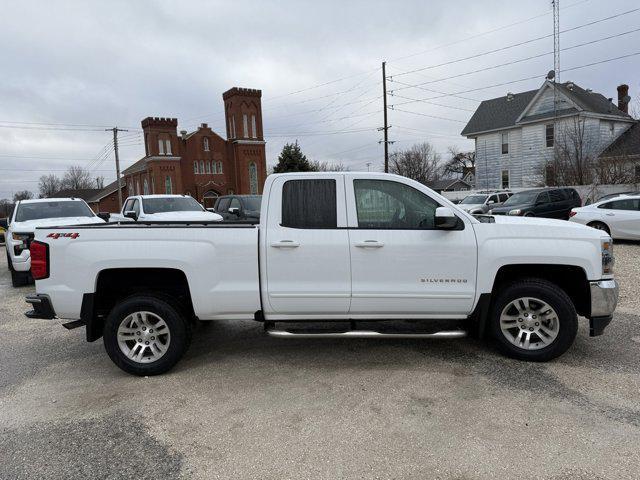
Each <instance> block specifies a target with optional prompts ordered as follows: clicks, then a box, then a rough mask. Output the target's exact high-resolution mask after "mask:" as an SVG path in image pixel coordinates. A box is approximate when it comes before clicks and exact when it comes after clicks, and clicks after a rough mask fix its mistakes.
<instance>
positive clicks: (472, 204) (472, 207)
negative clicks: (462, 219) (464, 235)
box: [459, 192, 513, 215]
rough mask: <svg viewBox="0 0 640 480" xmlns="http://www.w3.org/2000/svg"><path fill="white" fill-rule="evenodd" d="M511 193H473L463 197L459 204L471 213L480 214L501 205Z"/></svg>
mask: <svg viewBox="0 0 640 480" xmlns="http://www.w3.org/2000/svg"><path fill="white" fill-rule="evenodd" d="M511 195H513V193H511V192H497V193H474V194H473V195H469V196H467V197H465V198H464V200H462V201H461V202H460V203H459V206H460V208H462V209H463V210H465V211H467V212H469V213H470V214H472V215H482V214H484V213H487V212H488V211H489V210H491V209H492V208H495V207H499V206H500V205H502V204H503V203H504V202H505V201H506V200H507V198H509V197H510V196H511Z"/></svg>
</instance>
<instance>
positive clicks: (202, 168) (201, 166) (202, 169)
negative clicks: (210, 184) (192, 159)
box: [200, 160, 204, 173]
mask: <svg viewBox="0 0 640 480" xmlns="http://www.w3.org/2000/svg"><path fill="white" fill-rule="evenodd" d="M200 173H204V160H200Z"/></svg>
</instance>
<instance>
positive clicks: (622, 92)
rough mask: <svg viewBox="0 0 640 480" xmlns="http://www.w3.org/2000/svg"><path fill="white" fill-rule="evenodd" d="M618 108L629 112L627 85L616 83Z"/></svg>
mask: <svg viewBox="0 0 640 480" xmlns="http://www.w3.org/2000/svg"><path fill="white" fill-rule="evenodd" d="M618 109H619V110H621V111H623V112H624V113H629V85H625V84H622V85H618Z"/></svg>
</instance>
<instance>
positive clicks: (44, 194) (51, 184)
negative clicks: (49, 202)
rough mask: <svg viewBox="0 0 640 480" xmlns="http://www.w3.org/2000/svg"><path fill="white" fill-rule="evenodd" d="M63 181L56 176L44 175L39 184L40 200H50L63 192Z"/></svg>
mask: <svg viewBox="0 0 640 480" xmlns="http://www.w3.org/2000/svg"><path fill="white" fill-rule="evenodd" d="M61 183H62V182H61V180H60V179H59V178H58V177H57V176H56V175H54V174H52V173H50V174H49V175H42V176H41V177H40V181H39V182H38V191H39V193H40V198H49V197H52V196H54V195H55V194H56V193H58V192H59V191H60V190H61V187H60V185H61Z"/></svg>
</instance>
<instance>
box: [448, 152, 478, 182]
mask: <svg viewBox="0 0 640 480" xmlns="http://www.w3.org/2000/svg"><path fill="white" fill-rule="evenodd" d="M448 153H449V157H450V158H449V160H447V161H446V162H445V164H444V166H443V168H442V171H443V173H444V175H453V176H464V175H465V174H466V173H467V172H468V171H470V170H471V171H473V169H475V166H476V152H475V151H473V152H461V151H460V150H458V149H457V148H456V147H449V148H448Z"/></svg>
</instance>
